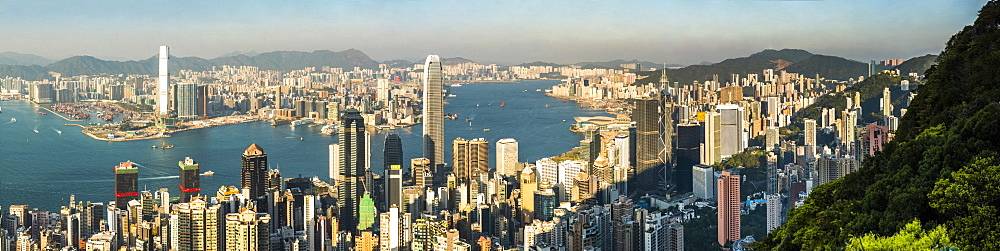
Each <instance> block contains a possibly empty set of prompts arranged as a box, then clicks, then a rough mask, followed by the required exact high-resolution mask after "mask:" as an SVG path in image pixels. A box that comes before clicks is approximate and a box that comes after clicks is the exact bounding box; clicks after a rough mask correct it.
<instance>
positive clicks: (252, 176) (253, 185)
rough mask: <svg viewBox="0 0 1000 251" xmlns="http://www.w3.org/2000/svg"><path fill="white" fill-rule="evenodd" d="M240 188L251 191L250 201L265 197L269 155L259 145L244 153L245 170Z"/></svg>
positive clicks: (242, 172) (243, 170) (252, 146)
mask: <svg viewBox="0 0 1000 251" xmlns="http://www.w3.org/2000/svg"><path fill="white" fill-rule="evenodd" d="M240 186H241V187H242V188H243V189H249V190H250V199H257V198H260V197H261V196H264V193H265V192H266V189H267V154H265V153H264V149H263V148H260V146H258V145H257V144H252V145H250V147H248V148H247V150H246V151H243V168H242V170H241V171H240Z"/></svg>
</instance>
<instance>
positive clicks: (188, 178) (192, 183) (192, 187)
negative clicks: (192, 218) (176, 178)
mask: <svg viewBox="0 0 1000 251" xmlns="http://www.w3.org/2000/svg"><path fill="white" fill-rule="evenodd" d="M177 166H178V167H179V169H180V178H181V182H180V184H178V185H177V186H178V187H180V188H181V198H180V202H181V203H184V202H189V201H191V198H194V197H198V196H199V195H200V194H201V176H200V175H201V173H200V172H201V165H198V162H194V160H193V159H191V158H190V157H184V160H182V161H178V162H177Z"/></svg>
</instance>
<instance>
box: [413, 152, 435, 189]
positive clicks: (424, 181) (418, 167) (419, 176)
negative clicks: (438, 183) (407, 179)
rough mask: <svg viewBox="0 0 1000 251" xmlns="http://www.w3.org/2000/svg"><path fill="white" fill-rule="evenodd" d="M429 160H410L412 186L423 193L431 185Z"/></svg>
mask: <svg viewBox="0 0 1000 251" xmlns="http://www.w3.org/2000/svg"><path fill="white" fill-rule="evenodd" d="M431 168H432V167H431V160H429V159H427V158H416V159H411V160H410V170H411V172H413V184H414V185H416V186H417V187H419V188H420V191H423V190H424V188H427V187H428V186H430V185H431V182H432V181H433V180H432V179H431V178H433V176H432V174H431V172H432V170H431Z"/></svg>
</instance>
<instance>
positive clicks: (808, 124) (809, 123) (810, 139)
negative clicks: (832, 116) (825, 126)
mask: <svg viewBox="0 0 1000 251" xmlns="http://www.w3.org/2000/svg"><path fill="white" fill-rule="evenodd" d="M802 127H803V128H802V132H803V134H805V141H806V142H804V143H803V144H804V145H805V146H806V147H807V149H806V152H807V153H816V121H815V120H811V119H804V120H802Z"/></svg>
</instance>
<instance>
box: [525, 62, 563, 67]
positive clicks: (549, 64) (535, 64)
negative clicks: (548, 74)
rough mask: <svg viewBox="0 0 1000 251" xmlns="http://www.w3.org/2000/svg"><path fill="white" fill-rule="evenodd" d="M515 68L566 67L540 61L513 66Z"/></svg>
mask: <svg viewBox="0 0 1000 251" xmlns="http://www.w3.org/2000/svg"><path fill="white" fill-rule="evenodd" d="M515 66H552V67H561V66H566V65H561V64H556V63H549V62H542V61H535V62H531V63H523V64H519V65H515Z"/></svg>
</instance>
